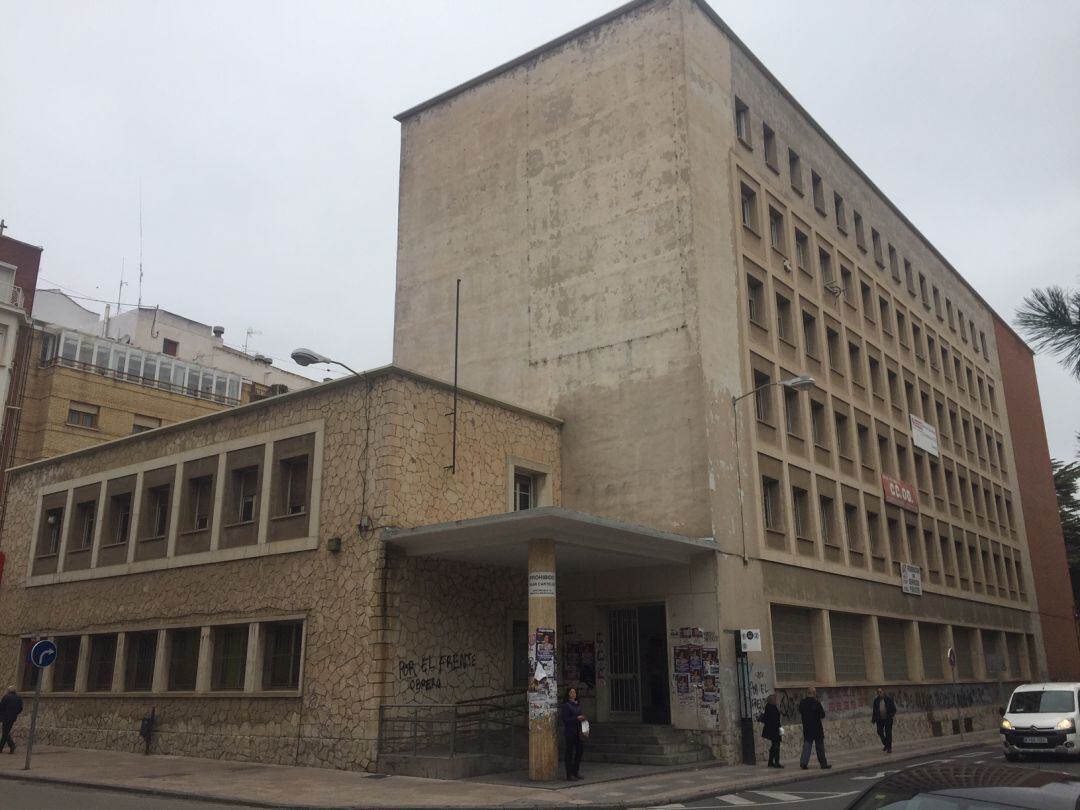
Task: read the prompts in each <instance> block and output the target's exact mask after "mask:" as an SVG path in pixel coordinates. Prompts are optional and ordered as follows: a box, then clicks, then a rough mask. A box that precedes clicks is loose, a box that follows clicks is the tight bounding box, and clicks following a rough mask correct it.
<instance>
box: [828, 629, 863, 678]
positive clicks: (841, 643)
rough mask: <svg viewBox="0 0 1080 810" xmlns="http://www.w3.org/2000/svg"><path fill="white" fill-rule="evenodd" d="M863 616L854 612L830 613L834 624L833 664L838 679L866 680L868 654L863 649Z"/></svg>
mask: <svg viewBox="0 0 1080 810" xmlns="http://www.w3.org/2000/svg"><path fill="white" fill-rule="evenodd" d="M863 621H864V618H863V617H862V616H856V615H855V614H852V613H830V614H829V622H830V624H831V626H832V648H833V666H834V667H835V668H836V680H837V681H865V680H866V654H865V651H864V650H863Z"/></svg>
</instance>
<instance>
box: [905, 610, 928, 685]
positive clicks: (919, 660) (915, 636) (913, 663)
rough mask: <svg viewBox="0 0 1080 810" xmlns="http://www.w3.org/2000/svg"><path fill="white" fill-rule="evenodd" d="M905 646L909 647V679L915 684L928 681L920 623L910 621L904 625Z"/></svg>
mask: <svg viewBox="0 0 1080 810" xmlns="http://www.w3.org/2000/svg"><path fill="white" fill-rule="evenodd" d="M904 644H905V646H906V647H907V670H908V679H909V680H911V681H914V682H915V683H922V682H923V681H925V680H926V668H925V667H924V666H923V657H922V636H921V635H919V623H918V622H917V621H910V622H907V623H906V624H905V625H904Z"/></svg>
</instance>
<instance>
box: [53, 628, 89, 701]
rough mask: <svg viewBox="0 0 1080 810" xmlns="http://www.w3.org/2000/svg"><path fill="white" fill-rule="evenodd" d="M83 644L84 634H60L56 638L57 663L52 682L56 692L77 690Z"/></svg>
mask: <svg viewBox="0 0 1080 810" xmlns="http://www.w3.org/2000/svg"><path fill="white" fill-rule="evenodd" d="M81 644H82V636H60V637H59V638H58V639H56V663H55V664H53V682H52V690H53V691H54V692H74V691H75V675H76V672H77V671H78V668H79V647H80V646H81Z"/></svg>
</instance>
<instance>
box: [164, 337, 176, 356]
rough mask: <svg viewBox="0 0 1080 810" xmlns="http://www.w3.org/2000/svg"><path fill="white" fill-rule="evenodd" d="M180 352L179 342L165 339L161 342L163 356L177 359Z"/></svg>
mask: <svg viewBox="0 0 1080 810" xmlns="http://www.w3.org/2000/svg"><path fill="white" fill-rule="evenodd" d="M179 351H180V343H179V342H178V341H175V340H170V339H169V338H164V339H163V340H162V341H161V353H162V354H167V355H169V356H170V357H176V356H177V353H178V352H179Z"/></svg>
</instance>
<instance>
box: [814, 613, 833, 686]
mask: <svg viewBox="0 0 1080 810" xmlns="http://www.w3.org/2000/svg"><path fill="white" fill-rule="evenodd" d="M811 621H812V624H811V633H812V635H813V637H814V671H815V672H816V673H817V682H818V683H821V684H826V685H832V684H834V683H836V664H835V662H834V661H833V651H832V625H831V624H830V623H829V611H827V610H817V611H814V616H813V618H812V619H811Z"/></svg>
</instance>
